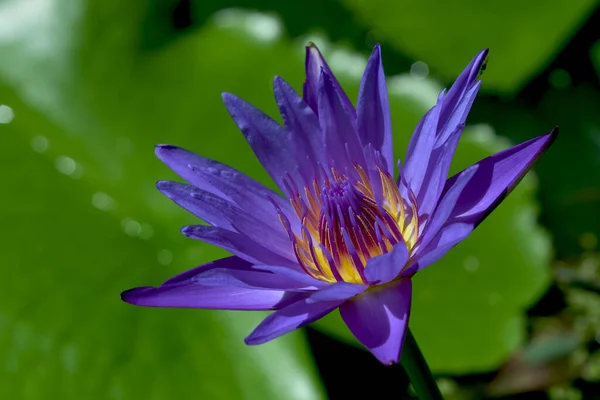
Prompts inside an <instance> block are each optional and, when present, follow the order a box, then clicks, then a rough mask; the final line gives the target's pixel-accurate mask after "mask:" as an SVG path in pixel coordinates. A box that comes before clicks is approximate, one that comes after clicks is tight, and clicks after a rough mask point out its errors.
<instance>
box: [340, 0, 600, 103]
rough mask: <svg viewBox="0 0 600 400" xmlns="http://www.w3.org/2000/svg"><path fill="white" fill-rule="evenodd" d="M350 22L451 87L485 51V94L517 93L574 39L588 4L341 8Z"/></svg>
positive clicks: (357, 4) (350, 1)
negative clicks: (357, 22)
mask: <svg viewBox="0 0 600 400" xmlns="http://www.w3.org/2000/svg"><path fill="white" fill-rule="evenodd" d="M343 3H344V4H345V5H346V6H347V7H348V8H349V9H351V10H352V11H354V14H355V15H356V18H358V19H359V20H361V21H362V22H363V23H365V24H366V25H368V26H369V27H371V28H372V29H373V30H374V32H376V34H377V35H379V36H382V37H385V39H386V40H388V41H389V42H390V43H393V44H394V45H395V46H396V48H397V49H398V50H400V51H402V52H403V53H405V54H406V55H408V56H410V57H412V58H413V59H414V60H421V61H424V62H425V63H427V64H428V65H429V67H430V70H431V71H433V72H434V73H435V74H436V76H439V77H441V78H443V79H444V80H445V81H447V82H448V81H451V80H452V79H454V77H455V76H456V75H457V74H458V73H459V72H460V71H461V70H462V69H463V68H464V67H465V65H466V64H467V63H468V62H469V60H471V58H472V57H473V56H474V55H475V54H476V53H477V52H478V51H479V50H481V49H483V48H486V47H487V48H490V49H491V52H490V68H489V71H487V72H486V77H485V79H486V88H487V90H496V91H499V92H504V93H515V92H516V91H517V90H519V89H520V88H521V87H522V86H523V85H524V84H525V83H526V82H527V81H528V80H529V79H530V78H531V77H532V76H534V75H535V74H536V73H537V71H538V70H539V69H541V68H542V67H543V66H544V65H545V64H546V63H547V62H548V61H549V60H550V59H551V58H552V57H553V56H554V55H555V54H556V53H557V52H558V51H559V50H560V48H562V46H563V45H564V43H566V41H567V39H568V38H569V37H570V36H571V35H573V34H574V31H575V30H576V28H577V27H578V26H579V25H580V24H581V23H582V22H583V20H584V18H585V17H586V16H587V15H588V14H589V12H590V11H591V10H592V9H594V8H595V7H596V5H597V3H596V2H595V1H593V0H576V1H568V0H552V1H549V2H545V3H544V5H543V6H540V4H539V3H535V2H528V3H523V2H521V1H519V0H508V1H502V2H484V1H478V0H460V1H451V2H435V4H434V3H432V2H431V1H388V0H344V1H343Z"/></svg>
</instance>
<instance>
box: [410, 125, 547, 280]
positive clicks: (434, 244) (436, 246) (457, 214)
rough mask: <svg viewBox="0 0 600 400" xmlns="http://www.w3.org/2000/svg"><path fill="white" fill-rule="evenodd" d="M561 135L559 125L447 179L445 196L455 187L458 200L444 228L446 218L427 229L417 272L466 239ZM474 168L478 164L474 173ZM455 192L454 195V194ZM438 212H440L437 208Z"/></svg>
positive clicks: (447, 212)
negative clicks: (472, 172) (427, 237)
mask: <svg viewBox="0 0 600 400" xmlns="http://www.w3.org/2000/svg"><path fill="white" fill-rule="evenodd" d="M557 135H558V128H554V129H553V130H552V132H551V133H549V134H546V135H543V136H538V137H537V138H534V139H531V140H528V141H527V142H524V143H521V144H519V145H517V146H514V147H511V148H510V149H507V150H504V151H502V152H500V153H497V154H494V155H493V156H490V157H487V158H485V159H483V160H481V161H480V162H478V163H477V164H475V165H474V166H472V167H469V168H467V169H466V170H465V171H463V172H461V173H458V174H456V175H455V176H453V177H452V178H450V179H448V181H447V182H446V186H445V188H444V192H443V194H442V202H444V198H449V197H453V196H455V194H456V192H457V190H456V188H461V187H462V189H460V190H458V192H459V196H458V199H457V200H456V201H455V202H452V201H451V202H449V203H448V206H450V205H452V204H453V205H452V207H449V208H450V209H449V211H448V210H446V211H445V212H444V214H446V215H448V217H447V218H446V220H445V221H443V224H441V227H440V228H439V229H437V232H436V231H435V228H437V226H439V225H440V223H439V222H442V220H443V218H440V221H438V222H436V226H433V224H432V226H429V227H428V228H427V235H428V236H430V237H431V236H433V238H432V239H431V240H430V241H429V243H426V242H425V243H424V244H425V246H424V247H423V248H419V249H418V251H417V257H416V258H415V262H416V264H415V265H414V266H411V267H410V268H409V269H410V270H411V271H410V272H412V273H414V272H416V271H418V270H421V269H423V268H425V267H426V266H428V265H430V264H431V263H433V262H435V261H437V260H438V259H440V258H441V257H442V256H443V255H444V254H445V253H446V252H447V251H448V250H450V249H451V248H452V247H453V246H455V245H456V244H458V243H459V242H460V241H462V240H464V239H465V238H466V237H467V236H468V235H469V234H470V233H471V232H472V231H473V229H475V227H477V225H479V224H480V223H481V222H482V221H483V220H484V219H485V218H486V217H487V216H488V215H489V214H490V213H491V212H492V211H493V210H494V209H495V208H496V207H497V206H498V204H500V202H502V200H504V198H505V197H506V196H507V195H508V194H509V193H510V192H511V191H512V189H514V187H515V186H516V185H517V183H518V182H519V181H520V180H521V179H522V178H523V177H524V176H525V174H526V173H527V172H528V171H529V169H530V168H531V167H532V165H533V163H534V162H535V161H536V160H537V159H538V158H539V157H540V156H541V155H542V153H544V151H546V150H547V149H548V147H549V146H550V145H551V144H552V142H553V141H554V140H555V139H556V136H557ZM473 167H477V169H476V171H475V173H474V174H471V173H470V172H469V171H472V168H473ZM453 193H454V194H453ZM436 212H437V211H436ZM430 229H431V230H432V232H434V233H435V235H434V234H433V233H429V230H430Z"/></svg>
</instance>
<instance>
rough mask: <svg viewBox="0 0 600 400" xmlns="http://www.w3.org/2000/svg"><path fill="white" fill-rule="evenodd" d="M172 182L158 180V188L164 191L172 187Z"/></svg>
mask: <svg viewBox="0 0 600 400" xmlns="http://www.w3.org/2000/svg"><path fill="white" fill-rule="evenodd" d="M171 183H172V182H171V181H156V188H157V189H158V190H160V191H161V192H164V191H165V190H167V189H169V188H170V187H171Z"/></svg>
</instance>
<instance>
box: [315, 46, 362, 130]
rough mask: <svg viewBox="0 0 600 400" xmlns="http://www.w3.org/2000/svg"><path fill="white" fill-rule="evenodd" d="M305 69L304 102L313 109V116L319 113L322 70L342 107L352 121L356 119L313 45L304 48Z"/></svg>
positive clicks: (327, 66)
mask: <svg viewBox="0 0 600 400" xmlns="http://www.w3.org/2000/svg"><path fill="white" fill-rule="evenodd" d="M305 67H306V81H305V82H304V101H306V103H307V104H308V105H309V106H310V108H312V109H313V111H314V112H315V114H318V113H319V106H318V103H319V79H320V76H321V71H322V70H323V71H325V73H327V75H329V76H331V79H332V84H333V86H334V90H335V91H336V93H337V94H338V96H339V97H340V100H341V102H342V107H343V108H344V109H345V110H346V112H347V113H348V114H349V115H350V116H351V117H352V119H356V111H355V110H354V106H353V105H352V102H351V101H350V99H349V98H348V96H347V95H346V93H345V92H344V90H343V89H342V87H341V86H340V84H339V82H338V81H337V79H336V78H335V75H334V74H333V72H332V71H331V69H330V68H329V65H327V62H326V61H325V59H324V58H323V56H322V55H321V52H320V51H319V49H318V48H317V46H315V44H314V43H309V44H308V46H306V63H305Z"/></svg>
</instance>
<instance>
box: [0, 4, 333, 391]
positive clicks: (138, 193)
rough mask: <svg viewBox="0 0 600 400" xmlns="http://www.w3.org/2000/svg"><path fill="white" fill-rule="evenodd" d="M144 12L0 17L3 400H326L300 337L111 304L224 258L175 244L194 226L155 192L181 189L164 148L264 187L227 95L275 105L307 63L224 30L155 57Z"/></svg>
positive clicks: (85, 9)
mask: <svg viewBox="0 0 600 400" xmlns="http://www.w3.org/2000/svg"><path fill="white" fill-rule="evenodd" d="M117 5H118V8H117ZM42 6H43V7H46V8H43V7H42ZM145 6H146V2H131V3H130V2H125V3H122V2H117V1H107V2H93V1H89V2H85V1H74V0H73V1H72V0H69V1H54V2H44V3H43V4H41V5H40V7H42V9H40V10H38V11H39V13H31V12H29V13H27V12H25V11H27V10H28V9H27V7H29V5H28V4H25V5H23V4H22V3H21V2H18V1H7V2H4V3H3V4H2V10H1V13H0V24H2V26H3V27H4V28H3V30H2V32H0V51H1V52H2V54H3V62H2V63H1V65H0V102H1V103H3V104H5V105H6V107H2V108H0V122H2V123H7V122H9V123H8V124H7V125H0V131H1V132H2V134H3V137H4V145H3V146H2V149H0V152H1V154H0V156H1V157H2V160H3V162H4V164H3V165H5V182H6V183H7V184H8V186H7V187H5V196H4V197H3V200H2V206H3V207H2V211H1V212H0V213H1V215H2V221H3V222H4V223H5V228H6V229H4V230H3V234H2V236H3V241H4V245H5V247H4V248H5V251H4V254H5V260H4V263H5V265H6V268H5V270H6V271H7V273H8V275H7V278H8V282H6V283H5V285H4V289H3V291H2V292H1V293H0V300H1V301H0V304H1V305H0V357H1V358H2V359H3V360H5V362H4V363H3V367H2V372H3V373H2V374H0V397H2V398H27V399H38V398H39V399H46V398H62V399H81V398H85V399H107V398H116V399H119V398H123V399H137V398H140V399H142V398H144V399H146V398H157V399H159V398H160V399H164V398H177V399H188V398H189V399H192V398H208V399H213V398H214V399H217V398H236V399H237V398H244V399H280V398H281V393H286V394H285V397H286V398H294V399H314V398H322V396H323V392H322V388H321V385H320V382H319V380H318V378H317V377H316V372H315V369H314V366H313V363H312V360H311V358H310V355H309V352H308V349H307V345H306V341H305V339H304V338H303V336H302V334H301V333H293V334H290V335H286V337H285V338H281V339H279V340H277V341H275V342H273V343H269V344H266V345H263V346H259V347H248V346H245V345H244V342H243V338H244V336H245V335H246V334H248V333H249V332H250V331H251V330H252V328H253V327H254V326H255V325H256V324H257V323H258V322H259V321H260V320H261V318H263V317H264V316H265V313H235V312H211V311H200V310H172V309H168V310H167V309H151V308H138V307H132V306H130V305H127V304H124V303H122V302H121V300H120V299H119V293H120V292H121V291H122V290H124V289H127V288H130V287H133V286H138V285H144V284H158V283H160V282H162V281H164V280H165V279H166V278H168V277H169V276H172V275H174V274H175V273H177V272H180V271H183V270H185V269H188V268H191V267H194V266H196V265H198V264H201V263H203V262H206V261H208V260H211V259H214V258H217V257H221V256H223V255H224V254H225V253H224V252H223V251H220V250H217V249H214V248H212V247H210V246H207V245H204V244H200V243H198V242H195V241H190V240H188V239H186V238H184V237H183V236H181V235H180V234H179V232H178V231H179V227H180V226H181V225H183V224H184V223H190V222H192V221H194V219H193V218H192V217H191V216H189V215H187V214H186V213H185V212H183V211H182V210H179V209H178V208H177V207H176V206H175V205H173V204H172V203H171V202H169V201H168V200H167V199H164V198H162V197H161V196H160V195H159V194H158V193H156V192H157V191H156V189H155V188H154V181H155V180H157V179H161V178H164V179H168V178H173V177H174V176H173V174H172V173H170V172H169V171H168V169H167V168H166V167H165V166H164V165H162V164H161V163H160V162H159V161H158V160H156V159H155V157H154V155H153V146H154V144H155V143H161V142H170V143H174V144H178V145H182V146H186V147H189V148H190V149H193V150H196V151H198V152H202V153H203V154H205V155H207V156H211V157H214V158H219V159H221V160H223V161H226V162H227V161H230V162H231V164H234V165H236V166H237V167H239V168H241V169H244V170H245V171H249V172H250V173H251V174H253V175H255V176H258V177H261V176H264V173H263V172H261V171H262V170H261V169H260V168H259V166H258V163H257V162H256V161H255V160H253V157H252V155H251V152H250V150H249V149H248V148H247V145H246V144H245V143H244V140H243V137H242V135H241V134H240V133H239V132H237V129H236V128H235V126H234V124H233V123H232V122H231V120H230V119H229V117H228V116H227V114H226V111H225V109H224V107H223V106H222V105H221V101H220V96H219V95H220V91H222V90H229V91H232V92H236V93H239V94H241V95H248V94H255V95H256V93H258V96H259V97H260V98H262V99H263V100H262V101H257V99H256V98H254V99H252V98H249V100H253V101H256V102H257V103H265V104H266V103H270V102H271V100H270V99H271V98H272V95H271V93H270V91H269V84H270V80H271V78H272V76H273V75H275V73H276V72H275V71H277V72H279V73H285V72H286V71H292V72H293V73H292V74H291V75H294V73H295V76H296V77H297V79H300V77H301V74H302V69H301V66H302V61H301V52H298V54H296V53H295V52H292V51H291V50H289V44H287V43H285V42H284V41H281V40H277V41H275V40H271V41H263V42H260V43H257V42H253V39H252V36H249V35H246V37H242V36H241V35H239V34H236V33H234V32H231V30H228V29H225V28H222V27H220V26H217V25H215V24H211V25H210V26H207V27H206V28H205V29H203V30H201V31H198V32H196V33H195V34H193V35H190V36H187V37H184V38H176V39H173V38H167V39H168V40H166V42H167V43H168V45H166V46H165V47H163V48H162V49H161V50H160V51H155V50H153V51H151V52H145V50H143V48H141V47H139V46H138V43H140V42H142V41H141V40H140V37H139V36H140V34H141V33H140V32H141V31H142V30H141V28H140V26H141V25H142V22H144V23H147V21H145V20H144V18H145V17H146V16H145ZM23 7H25V9H24V8H23ZM5 28H6V29H5ZM171 39H172V40H171ZM224 49H226V51H224ZM261 59H262V60H266V62H267V63H270V65H268V66H264V62H261ZM251 63H254V67H252V68H249V66H250V64H251ZM242 66H243V67H242ZM247 97H249V96H247ZM267 99H268V100H267ZM10 113H12V114H14V118H9V116H10V115H9V114H10Z"/></svg>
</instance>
